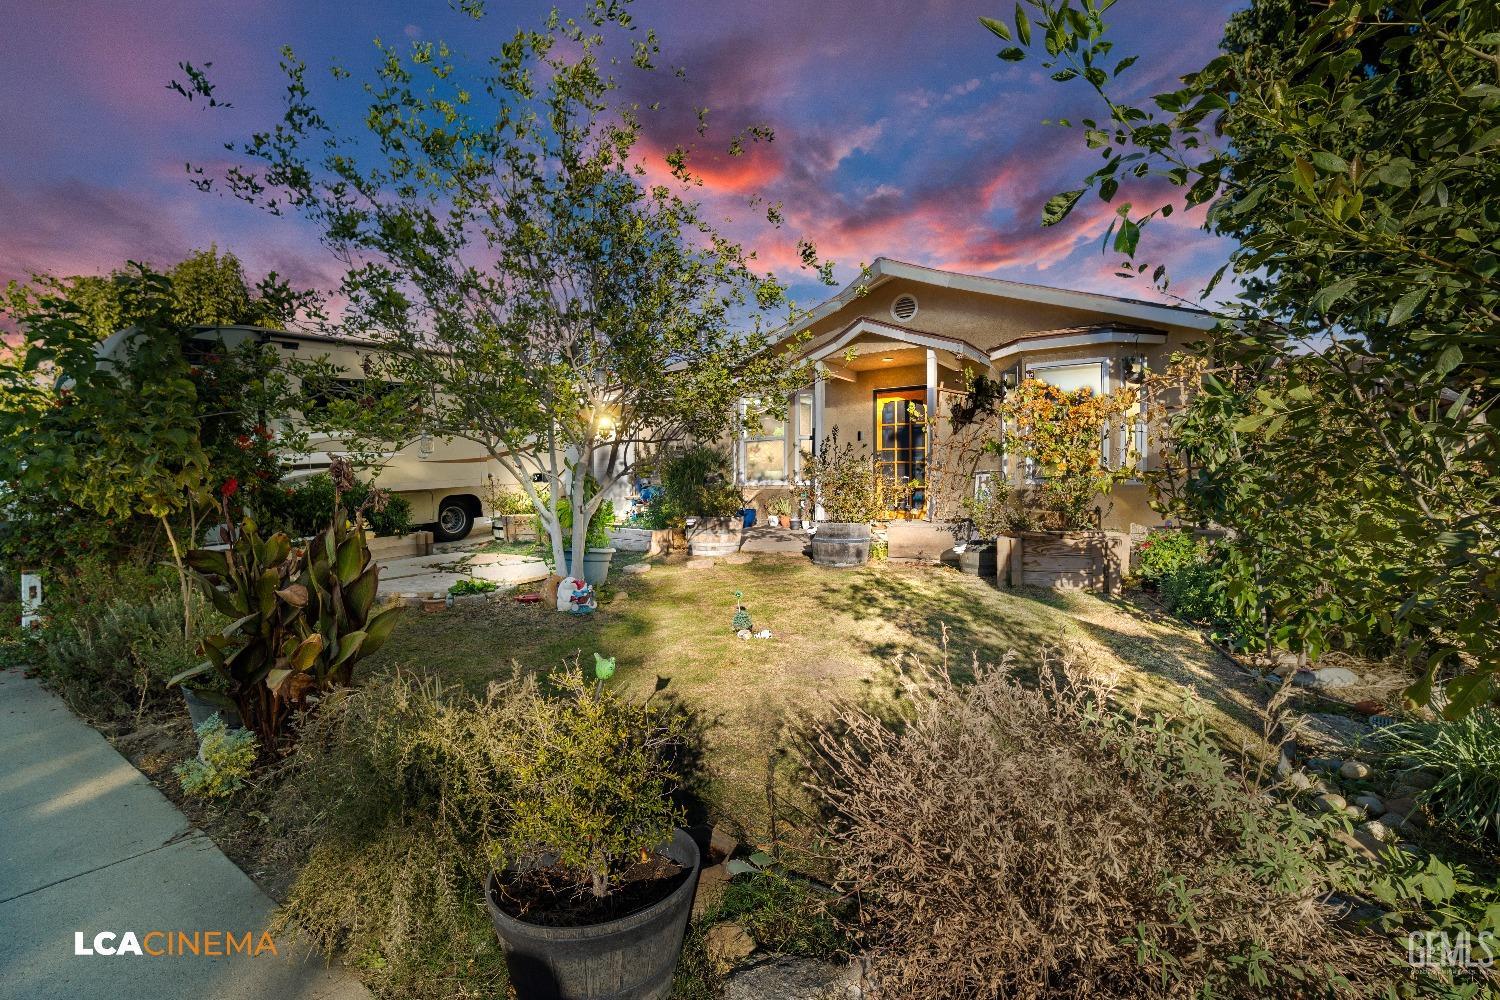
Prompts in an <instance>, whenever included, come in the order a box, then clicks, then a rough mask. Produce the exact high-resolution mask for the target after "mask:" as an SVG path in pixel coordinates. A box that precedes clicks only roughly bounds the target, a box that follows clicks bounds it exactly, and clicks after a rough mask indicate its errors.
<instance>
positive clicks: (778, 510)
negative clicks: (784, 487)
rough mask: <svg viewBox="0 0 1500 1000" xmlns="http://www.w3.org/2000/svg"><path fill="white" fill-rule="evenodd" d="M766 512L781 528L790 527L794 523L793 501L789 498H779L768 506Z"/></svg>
mask: <svg viewBox="0 0 1500 1000" xmlns="http://www.w3.org/2000/svg"><path fill="white" fill-rule="evenodd" d="M766 512H767V513H768V514H770V515H771V516H772V517H774V518H775V519H776V526H777V527H779V528H785V527H789V526H790V525H791V521H792V500H791V498H790V497H788V496H785V495H783V496H779V497H777V498H776V499H774V500H772V501H771V502H770V503H769V504H767V505H766Z"/></svg>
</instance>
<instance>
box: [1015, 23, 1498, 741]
mask: <svg viewBox="0 0 1500 1000" xmlns="http://www.w3.org/2000/svg"><path fill="white" fill-rule="evenodd" d="M1025 7H1026V8H1027V9H1030V10H1031V11H1032V12H1033V17H1034V19H1035V20H1036V22H1037V25H1038V28H1039V30H1038V32H1037V37H1038V38H1039V39H1041V40H1042V46H1041V47H1043V48H1044V49H1045V56H1043V62H1042V66H1043V68H1046V69H1055V72H1054V73H1053V76H1054V79H1057V80H1060V81H1067V80H1083V81H1084V82H1085V83H1086V85H1087V86H1089V87H1091V88H1092V89H1093V90H1094V91H1096V92H1097V93H1098V94H1099V95H1100V96H1101V97H1103V98H1104V101H1103V104H1102V108H1101V110H1102V111H1103V113H1104V120H1095V119H1093V118H1083V119H1080V120H1079V122H1078V124H1079V126H1080V127H1081V128H1082V130H1083V140H1084V142H1085V143H1086V144H1087V145H1088V146H1089V147H1090V148H1092V149H1094V150H1097V151H1098V154H1099V160H1100V163H1099V166H1098V168H1097V169H1096V170H1094V171H1093V172H1092V173H1091V174H1090V175H1089V176H1088V177H1087V178H1085V181H1084V187H1083V188H1082V189H1079V190H1073V191H1069V192H1068V193H1067V194H1066V195H1059V196H1058V197H1057V198H1054V199H1053V200H1052V202H1049V204H1048V211H1047V214H1046V216H1045V217H1044V220H1043V222H1044V224H1052V223H1055V222H1057V221H1060V220H1061V219H1062V218H1063V217H1065V216H1066V215H1067V214H1068V212H1069V211H1070V210H1071V209H1072V207H1073V206H1074V205H1076V204H1077V203H1078V201H1079V199H1080V198H1081V197H1082V195H1083V194H1084V193H1085V192H1086V191H1088V190H1092V191H1095V192H1096V193H1097V194H1098V196H1099V197H1100V198H1102V199H1103V200H1104V201H1106V202H1110V201H1113V200H1114V199H1115V197H1116V195H1117V194H1120V193H1121V192H1122V191H1124V190H1125V189H1126V187H1127V186H1128V185H1131V184H1132V183H1133V182H1134V181H1135V180H1136V179H1138V178H1146V177H1151V178H1154V179H1159V180H1166V181H1168V182H1169V183H1170V184H1171V185H1172V187H1173V190H1171V191H1170V193H1169V194H1168V196H1167V197H1166V198H1165V199H1161V197H1160V195H1158V194H1155V193H1154V192H1151V191H1150V190H1149V189H1146V188H1142V189H1141V194H1142V197H1146V198H1150V199H1151V201H1150V203H1149V204H1148V205H1147V206H1146V207H1145V208H1144V209H1143V208H1141V207H1138V206H1136V205H1134V204H1132V203H1131V202H1128V201H1127V202H1124V203H1122V204H1120V206H1119V208H1118V210H1117V218H1116V219H1115V222H1114V224H1113V225H1112V227H1111V229H1110V232H1109V233H1108V235H1107V236H1106V239H1109V238H1110V237H1113V240H1114V243H1113V246H1114V249H1115V251H1116V252H1117V253H1118V254H1120V255H1121V256H1122V257H1123V258H1125V259H1124V260H1123V261H1122V264H1121V273H1122V274H1126V275H1144V274H1145V273H1146V271H1147V270H1148V268H1150V264H1149V262H1147V261H1144V260H1142V259H1140V257H1139V256H1138V250H1139V249H1140V248H1141V247H1142V246H1144V244H1143V243H1142V242H1141V237H1142V234H1143V232H1144V231H1145V230H1146V229H1147V228H1148V225H1149V224H1150V223H1152V222H1154V221H1156V220H1157V219H1161V218H1165V217H1166V216H1168V215H1170V214H1172V212H1173V211H1174V210H1177V209H1178V208H1180V207H1182V205H1183V204H1184V203H1185V204H1186V205H1187V206H1189V207H1192V206H1197V205H1207V206H1208V226H1209V228H1210V229H1211V230H1212V231H1214V232H1215V233H1218V234H1220V235H1224V236H1228V237H1231V238H1232V239H1233V241H1234V242H1233V243H1231V244H1230V245H1232V246H1234V247H1235V249H1234V250H1232V251H1231V253H1230V255H1229V259H1228V260H1227V261H1226V263H1225V265H1224V267H1223V268H1222V269H1221V270H1220V272H1219V273H1220V275H1222V274H1225V273H1232V274H1233V275H1234V276H1235V277H1237V278H1238V279H1239V281H1240V284H1241V288H1242V295H1241V297H1240V300H1239V302H1238V303H1236V306H1237V308H1235V309H1233V310H1226V312H1225V314H1224V317H1223V318H1224V319H1225V323H1223V324H1222V325H1221V326H1220V328H1219V329H1218V330H1217V331H1215V332H1214V333H1213V334H1212V335H1211V336H1210V337H1209V340H1208V343H1207V345H1206V346H1205V349H1204V350H1203V351H1202V352H1201V356H1202V357H1203V358H1204V359H1205V361H1206V364H1205V366H1204V367H1203V368H1202V370H1199V371H1195V372H1191V373H1190V377H1188V378H1187V379H1186V380H1185V381H1184V382H1183V384H1182V385H1181V388H1184V389H1185V390H1186V392H1185V394H1184V395H1182V396H1179V397H1178V398H1179V400H1185V401H1186V403H1187V406H1186V408H1185V409H1182V410H1181V412H1180V413H1179V414H1178V415H1177V416H1175V417H1173V418H1171V419H1170V420H1169V421H1168V424H1167V426H1166V427H1165V432H1166V433H1165V441H1164V444H1165V447H1164V448H1163V449H1162V451H1163V455H1164V457H1165V462H1164V463H1163V464H1164V468H1161V469H1160V470H1159V472H1158V475H1157V479H1158V482H1159V484H1164V485H1167V486H1168V487H1169V489H1168V491H1167V492H1166V493H1165V494H1164V503H1165V504H1166V505H1167V506H1168V508H1169V509H1170V511H1171V512H1172V513H1175V514H1177V515H1178V516H1180V517H1182V518H1183V520H1184V522H1185V523H1190V524H1196V523H1205V522H1211V523H1217V524H1221V525H1223V526H1225V527H1228V528H1231V529H1233V532H1234V536H1233V537H1234V540H1233V542H1232V543H1231V550H1232V551H1231V552H1230V554H1229V557H1228V558H1227V559H1226V571H1227V572H1229V573H1230V574H1232V576H1233V579H1232V580H1231V582H1230V585H1229V587H1228V590H1229V593H1230V596H1231V598H1232V599H1233V601H1234V602H1235V604H1236V606H1237V607H1238V608H1239V609H1240V610H1241V611H1242V612H1250V611H1251V610H1252V609H1255V608H1263V609H1264V610H1265V611H1266V612H1267V614H1268V617H1269V626H1270V632H1271V635H1270V636H1269V637H1270V638H1271V639H1272V640H1273V641H1275V642H1276V643H1277V644H1279V645H1285V646H1287V647H1288V648H1292V649H1297V650H1302V651H1306V652H1307V653H1309V654H1310V655H1313V656H1316V655H1317V654H1318V653H1319V652H1321V651H1322V650H1323V649H1326V648H1329V647H1330V646H1333V645H1336V644H1337V645H1344V646H1350V647H1354V648H1357V649H1361V650H1364V651H1367V652H1371V653H1387V652H1393V651H1394V652H1398V653H1403V654H1405V655H1407V656H1410V657H1411V658H1413V659H1417V660H1421V661H1425V664H1426V666H1427V674H1426V677H1425V678H1424V680H1423V681H1422V682H1421V683H1419V684H1417V685H1415V686H1414V687H1413V688H1412V689H1411V690H1410V692H1409V695H1410V696H1411V698H1412V699H1413V700H1415V701H1417V702H1426V701H1428V700H1430V698H1431V696H1432V693H1433V685H1434V684H1435V682H1436V678H1437V675H1438V672H1439V671H1440V670H1441V671H1444V672H1446V673H1447V674H1448V675H1449V677H1450V679H1448V680H1447V681H1446V682H1445V691H1444V694H1445V695H1446V699H1445V700H1444V711H1445V712H1446V713H1447V714H1449V715H1450V716H1452V717H1457V716H1460V715H1462V714H1464V713H1465V712H1468V711H1472V710H1473V709H1474V708H1475V707H1476V706H1478V705H1480V704H1483V703H1484V702H1486V701H1487V700H1489V699H1490V698H1492V697H1493V696H1494V694H1495V688H1494V685H1493V682H1492V678H1493V676H1494V671H1495V670H1496V669H1497V666H1500V645H1497V643H1500V631H1497V630H1496V629H1495V628H1494V627H1493V621H1492V620H1493V616H1494V608H1495V607H1496V605H1497V604H1500V572H1497V569H1496V563H1495V551H1496V548H1495V539H1496V537H1497V534H1500V533H1497V527H1500V526H1497V524H1496V522H1495V515H1496V511H1500V476H1497V475H1496V456H1497V454H1500V422H1497V421H1496V420H1495V419H1494V412H1493V408H1494V405H1495V401H1496V397H1497V389H1500V372H1497V369H1496V359H1497V358H1500V350H1497V349H1496V348H1497V346H1500V326H1497V324H1496V322H1495V320H1496V316H1497V313H1500V216H1497V215H1496V213H1495V211H1494V197H1493V194H1494V191H1495V190H1496V188H1497V186H1500V156H1497V155H1495V153H1496V144H1497V142H1500V87H1497V77H1496V65H1497V63H1500V10H1497V8H1496V6H1495V5H1494V4H1493V3H1492V2H1490V0H1451V2H1444V3H1430V2H1426V0H1396V2H1393V3H1387V4H1379V5H1371V4H1368V3H1365V2H1362V0H1334V2H1331V3H1326V4H1295V3H1288V2H1287V0H1257V2H1255V3H1252V4H1251V5H1250V6H1249V7H1248V8H1246V9H1244V10H1241V11H1239V12H1238V13H1236V14H1235V15H1234V17H1233V18H1232V19H1231V21H1230V23H1229V26H1228V29H1227V30H1226V34H1225V38H1224V43H1223V52H1222V54H1220V55H1219V56H1218V57H1217V58H1215V59H1213V60H1212V61H1210V62H1209V63H1208V64H1207V65H1205V66H1204V67H1202V69H1201V70H1199V71H1198V72H1196V73H1192V74H1189V75H1187V76H1186V77H1184V78H1183V79H1182V85H1181V86H1180V87H1179V88H1177V89H1174V90H1170V91H1168V92H1166V93H1161V94H1157V95H1155V96H1154V97H1152V98H1150V100H1149V101H1148V102H1145V103H1143V104H1140V105H1137V104H1135V103H1132V102H1130V101H1128V100H1123V99H1121V94H1120V93H1118V92H1117V91H1118V87H1117V86H1116V85H1115V84H1114V83H1112V82H1111V81H1112V80H1113V78H1114V75H1115V74H1118V73H1121V72H1123V71H1124V70H1126V69H1127V68H1129V66H1130V64H1131V63H1133V62H1134V61H1135V60H1134V57H1133V56H1127V55H1123V54H1122V53H1119V52H1117V51H1115V50H1114V39H1112V38H1111V37H1109V36H1110V32H1109V29H1108V26H1107V24H1106V22H1105V14H1106V11H1107V10H1108V7H1107V6H1106V5H1099V4H1084V5H1082V6H1080V5H1077V4H1075V3H1072V2H1071V0H1028V2H1027V3H1026V4H1025ZM1022 46H1023V47H1024V48H1023V47H1016V48H1015V52H1014V54H1015V55H1020V56H1024V55H1025V50H1026V49H1029V48H1031V47H1032V46H1031V45H1030V44H1028V43H1025V42H1023V43H1022ZM1152 280H1154V281H1155V282H1157V284H1158V285H1161V286H1163V287H1165V285H1166V281H1167V277H1166V270H1165V268H1164V267H1157V268H1155V269H1154V270H1152ZM1216 280H1217V278H1216ZM1174 482H1175V483H1176V484H1178V485H1179V486H1180V487H1181V488H1180V489H1175V488H1170V485H1171V484H1172V483H1174Z"/></svg>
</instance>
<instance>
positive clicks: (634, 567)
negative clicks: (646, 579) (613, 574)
mask: <svg viewBox="0 0 1500 1000" xmlns="http://www.w3.org/2000/svg"><path fill="white" fill-rule="evenodd" d="M622 572H625V573H629V574H630V575H631V576H634V575H635V574H637V573H649V572H651V564H650V563H647V562H638V563H631V564H630V565H629V566H626V567H625V569H624V570H622Z"/></svg>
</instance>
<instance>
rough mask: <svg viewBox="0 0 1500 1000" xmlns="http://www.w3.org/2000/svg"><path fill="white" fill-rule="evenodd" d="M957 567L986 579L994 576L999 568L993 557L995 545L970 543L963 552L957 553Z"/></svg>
mask: <svg viewBox="0 0 1500 1000" xmlns="http://www.w3.org/2000/svg"><path fill="white" fill-rule="evenodd" d="M958 568H959V569H961V570H963V571H964V572H965V573H967V574H969V575H970V576H982V577H985V578H986V579H988V578H991V577H993V576H995V574H996V573H998V572H999V569H1000V567H999V563H998V561H997V560H996V558H995V546H994V545H993V544H983V545H976V544H973V543H970V544H969V545H968V546H967V547H966V548H965V549H964V550H963V552H961V553H959V556H958Z"/></svg>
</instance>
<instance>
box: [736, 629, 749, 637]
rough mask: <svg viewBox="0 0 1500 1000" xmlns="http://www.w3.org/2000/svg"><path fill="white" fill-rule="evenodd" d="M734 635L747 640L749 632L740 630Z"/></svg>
mask: <svg viewBox="0 0 1500 1000" xmlns="http://www.w3.org/2000/svg"><path fill="white" fill-rule="evenodd" d="M735 635H737V636H739V637H740V638H741V639H748V638H750V630H749V629H747V628H742V629H740V630H739V631H738V632H736V633H735Z"/></svg>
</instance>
